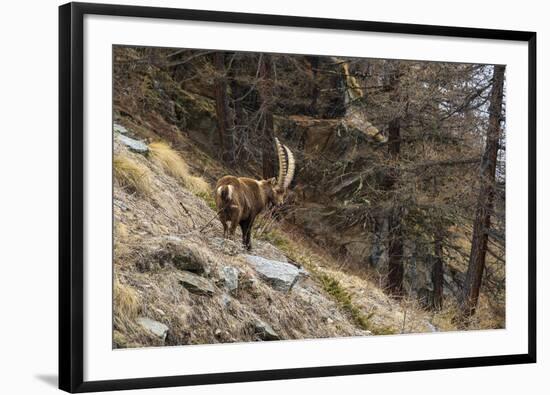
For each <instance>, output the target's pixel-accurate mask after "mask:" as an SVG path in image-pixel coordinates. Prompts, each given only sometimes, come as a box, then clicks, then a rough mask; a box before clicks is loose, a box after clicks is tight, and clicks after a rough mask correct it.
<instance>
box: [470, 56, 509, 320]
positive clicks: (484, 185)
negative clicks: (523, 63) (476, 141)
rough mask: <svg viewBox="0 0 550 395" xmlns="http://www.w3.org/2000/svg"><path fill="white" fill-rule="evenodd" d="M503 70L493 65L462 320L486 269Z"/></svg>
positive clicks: (472, 307)
mask: <svg viewBox="0 0 550 395" xmlns="http://www.w3.org/2000/svg"><path fill="white" fill-rule="evenodd" d="M504 70H505V66H495V68H494V73H493V86H492V88H491V103H490V105H489V127H488V130H487V141H486V144H485V152H484V154H483V160H482V163H481V188H480V191H479V196H478V200H477V207H476V214H475V219H474V225H473V235H472V249H471V251H470V260H469V264H468V271H467V272H466V279H465V282H464V289H463V294H462V301H461V306H460V307H461V309H460V310H461V314H462V318H468V317H470V316H472V315H473V314H474V313H475V309H476V306H477V302H478V298H479V290H480V288H481V280H482V278H483V272H484V269H485V256H486V254H487V237H488V234H487V231H488V230H489V228H490V226H491V211H492V207H493V197H494V193H495V172H496V164H497V154H498V147H499V139H500V122H501V114H502V103H503V87H504Z"/></svg>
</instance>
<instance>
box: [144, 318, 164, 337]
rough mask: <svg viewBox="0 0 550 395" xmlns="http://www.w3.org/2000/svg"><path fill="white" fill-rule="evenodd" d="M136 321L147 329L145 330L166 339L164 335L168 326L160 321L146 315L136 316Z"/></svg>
mask: <svg viewBox="0 0 550 395" xmlns="http://www.w3.org/2000/svg"><path fill="white" fill-rule="evenodd" d="M137 322H138V323H139V324H140V325H141V326H142V327H144V328H145V329H147V331H149V332H151V333H152V334H153V335H155V336H156V337H158V338H159V339H162V341H164V340H166V335H167V334H168V327H167V326H166V325H164V324H163V323H162V322H158V321H155V320H152V319H150V318H147V317H138V319H137Z"/></svg>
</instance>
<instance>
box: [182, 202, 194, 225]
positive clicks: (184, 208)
mask: <svg viewBox="0 0 550 395" xmlns="http://www.w3.org/2000/svg"><path fill="white" fill-rule="evenodd" d="M180 206H181V208H183V211H185V214H187V215H188V216H189V218H191V222H193V229H195V228H196V227H197V224H196V223H195V220H194V219H193V216H192V215H191V213H190V212H189V210H187V208H186V207H185V206H184V205H183V203H182V202H180Z"/></svg>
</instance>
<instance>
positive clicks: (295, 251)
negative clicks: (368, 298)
mask: <svg viewBox="0 0 550 395" xmlns="http://www.w3.org/2000/svg"><path fill="white" fill-rule="evenodd" d="M260 238H262V239H264V240H266V241H269V242H270V243H271V244H273V245H274V246H276V247H277V248H279V249H280V250H281V251H283V252H284V253H285V254H286V255H287V256H288V257H289V258H290V259H291V260H293V261H294V262H297V263H299V264H300V265H302V266H303V267H305V268H306V269H307V270H308V271H309V272H310V273H311V276H312V278H313V279H315V280H317V282H319V283H320V284H321V286H322V288H323V290H324V291H325V292H326V293H328V294H329V295H331V296H332V297H333V298H334V299H335V300H336V301H337V302H338V304H340V306H341V307H342V308H343V309H344V310H345V311H346V312H347V313H348V314H349V315H350V316H351V318H352V319H353V322H354V323H355V325H357V327H359V328H361V329H364V330H368V331H370V332H372V333H373V334H374V335H390V334H394V333H396V331H395V330H394V329H392V328H390V327H386V326H379V325H376V324H374V323H373V322H372V321H371V318H372V316H373V315H374V312H372V313H369V314H365V313H364V312H363V310H362V309H361V308H360V307H358V306H357V305H355V304H354V303H353V301H352V298H351V294H350V293H349V292H348V291H346V289H345V288H344V287H343V286H342V285H341V284H340V282H339V281H338V280H337V279H335V278H333V277H331V276H330V275H328V274H326V273H322V272H320V271H319V269H318V268H317V266H316V265H315V264H314V263H313V262H312V258H311V257H310V256H308V255H305V254H303V249H301V248H300V246H299V245H296V244H295V243H294V242H293V241H292V240H290V239H288V237H287V236H286V235H285V234H283V233H281V232H279V231H278V230H277V229H272V230H270V231H269V232H266V233H264V234H263V235H262V236H260Z"/></svg>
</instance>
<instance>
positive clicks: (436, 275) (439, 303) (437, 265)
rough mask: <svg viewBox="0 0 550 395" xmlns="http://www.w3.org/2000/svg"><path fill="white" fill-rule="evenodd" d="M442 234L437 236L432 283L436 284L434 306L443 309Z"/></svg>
mask: <svg viewBox="0 0 550 395" xmlns="http://www.w3.org/2000/svg"><path fill="white" fill-rule="evenodd" d="M442 243H443V242H442V240H441V235H440V234H438V235H436V236H435V243H434V264H433V268H432V283H433V286H434V293H433V301H432V307H433V309H434V310H441V308H442V307H443V247H442Z"/></svg>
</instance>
